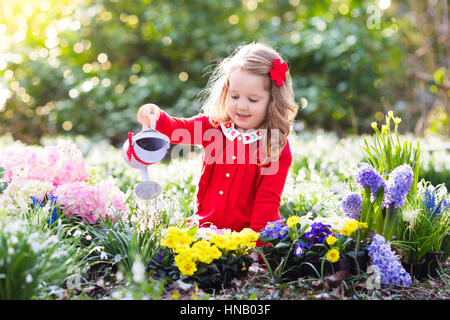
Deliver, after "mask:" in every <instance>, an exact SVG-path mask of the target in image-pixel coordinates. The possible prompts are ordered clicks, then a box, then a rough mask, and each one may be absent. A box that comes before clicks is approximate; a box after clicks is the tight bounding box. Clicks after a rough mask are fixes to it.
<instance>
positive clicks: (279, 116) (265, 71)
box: [199, 42, 298, 164]
mask: <svg viewBox="0 0 450 320" xmlns="http://www.w3.org/2000/svg"><path fill="white" fill-rule="evenodd" d="M273 59H280V61H281V63H283V62H284V61H283V59H282V58H281V56H280V55H279V54H278V52H277V51H275V50H274V49H273V48H272V47H270V46H269V45H267V44H264V43H260V42H258V43H255V42H253V43H250V44H246V45H243V46H239V47H238V48H236V50H235V51H234V52H233V53H232V54H231V55H230V56H228V57H226V58H224V59H223V60H219V62H218V63H217V66H216V67H215V69H214V70H213V72H212V74H211V76H210V78H209V80H208V83H207V85H206V87H205V88H204V89H203V90H202V91H201V92H200V94H199V99H200V100H201V101H202V105H203V107H202V108H203V113H204V114H205V115H207V116H209V121H210V123H211V125H213V126H214V127H218V126H219V125H220V124H223V123H226V122H228V121H230V117H229V115H228V113H227V101H228V94H229V92H228V88H229V75H230V71H231V70H234V69H235V68H240V69H243V70H245V71H248V72H250V73H253V74H256V75H263V76H265V77H267V81H266V82H265V89H266V90H267V91H268V92H269V93H270V100H269V105H268V110H267V116H266V118H265V119H264V121H263V123H262V124H261V126H260V128H259V129H263V130H262V131H263V132H264V136H263V140H262V146H263V149H264V157H265V158H264V160H263V161H262V164H265V163H268V162H271V161H276V160H278V158H279V156H280V153H281V151H282V150H283V148H284V147H285V145H286V143H287V136H288V135H289V132H290V128H291V125H292V123H293V122H294V120H295V116H296V115H297V112H298V105H297V104H296V103H295V101H294V92H293V90H292V78H291V75H290V73H289V71H287V72H286V81H284V82H283V86H277V85H274V81H272V80H271V78H270V75H269V72H270V70H271V69H272V67H273ZM274 129H276V130H274Z"/></svg>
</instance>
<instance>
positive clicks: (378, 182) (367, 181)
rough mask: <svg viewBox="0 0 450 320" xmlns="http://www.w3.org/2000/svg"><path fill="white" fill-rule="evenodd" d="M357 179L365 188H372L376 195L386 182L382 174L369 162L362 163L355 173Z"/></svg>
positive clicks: (373, 193) (371, 190)
mask: <svg viewBox="0 0 450 320" xmlns="http://www.w3.org/2000/svg"><path fill="white" fill-rule="evenodd" d="M354 178H355V181H356V182H357V183H358V184H359V185H360V186H361V187H362V188H363V189H366V188H367V187H369V188H370V192H371V193H372V195H373V196H375V194H376V192H377V191H378V189H379V188H380V187H381V186H383V187H385V185H386V183H385V181H384V179H383V177H382V176H380V174H379V173H378V172H377V171H376V170H375V168H373V167H371V166H370V165H368V164H367V163H361V164H360V166H359V168H358V169H357V170H356V172H355V174H354Z"/></svg>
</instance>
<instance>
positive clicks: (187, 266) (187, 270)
mask: <svg viewBox="0 0 450 320" xmlns="http://www.w3.org/2000/svg"><path fill="white" fill-rule="evenodd" d="M175 265H176V266H177V267H178V269H179V270H180V272H181V274H182V275H184V276H192V275H193V274H194V273H195V271H197V265H196V264H195V262H194V261H192V260H191V259H187V258H185V257H183V256H181V255H177V256H176V257H175Z"/></svg>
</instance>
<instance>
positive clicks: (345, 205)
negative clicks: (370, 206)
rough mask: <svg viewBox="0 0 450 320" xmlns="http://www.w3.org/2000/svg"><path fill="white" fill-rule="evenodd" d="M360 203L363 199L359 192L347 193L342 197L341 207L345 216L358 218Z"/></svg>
mask: <svg viewBox="0 0 450 320" xmlns="http://www.w3.org/2000/svg"><path fill="white" fill-rule="evenodd" d="M362 204H363V200H362V197H361V195H360V194H359V193H349V194H347V195H345V196H344V198H343V199H342V202H341V207H342V211H343V212H344V213H345V215H346V216H347V217H349V218H352V219H355V220H358V219H359V214H360V213H361V209H362Z"/></svg>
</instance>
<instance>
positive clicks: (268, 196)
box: [250, 141, 292, 232]
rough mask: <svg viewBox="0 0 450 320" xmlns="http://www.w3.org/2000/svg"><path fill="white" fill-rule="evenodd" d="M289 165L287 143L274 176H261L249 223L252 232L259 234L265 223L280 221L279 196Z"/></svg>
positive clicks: (289, 150) (290, 155) (289, 151)
mask: <svg viewBox="0 0 450 320" xmlns="http://www.w3.org/2000/svg"><path fill="white" fill-rule="evenodd" d="M291 163H292V154H291V149H290V147H289V141H288V142H287V143H286V146H285V147H284V149H283V151H282V152H281V154H280V158H279V160H278V170H277V171H276V172H274V174H270V175H262V176H261V180H260V183H259V187H258V191H257V193H256V197H255V200H254V202H253V212H252V218H251V223H250V228H251V229H253V230H254V231H257V232H259V231H261V229H264V228H265V227H266V224H267V222H269V221H276V220H278V219H280V213H279V208H280V203H281V194H282V193H283V188H284V185H285V183H286V177H287V174H288V172H289V167H290V166H291ZM272 165H274V164H272ZM275 166H276V164H275Z"/></svg>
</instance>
